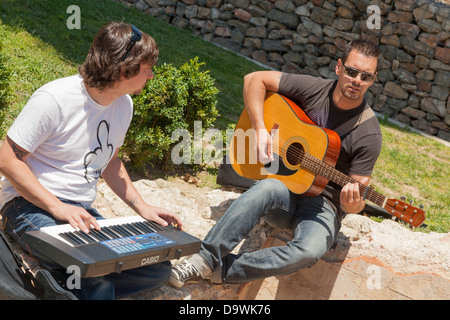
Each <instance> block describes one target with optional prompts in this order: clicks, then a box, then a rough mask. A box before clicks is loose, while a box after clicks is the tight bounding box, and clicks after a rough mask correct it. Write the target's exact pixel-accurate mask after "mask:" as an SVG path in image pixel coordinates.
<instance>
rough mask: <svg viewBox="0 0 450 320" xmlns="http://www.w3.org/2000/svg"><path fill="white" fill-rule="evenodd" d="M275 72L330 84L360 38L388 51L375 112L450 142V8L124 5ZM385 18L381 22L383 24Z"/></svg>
mask: <svg viewBox="0 0 450 320" xmlns="http://www.w3.org/2000/svg"><path fill="white" fill-rule="evenodd" d="M119 1H121V2H123V3H124V4H125V5H128V6H133V7H135V8H138V9H140V10H142V11H144V12H145V13H148V14H150V15H152V16H155V17H158V18H161V19H164V20H166V21H167V22H168V23H171V24H173V25H175V26H177V27H179V28H188V29H190V30H191V31H192V33H193V34H196V35H198V36H200V37H202V38H204V39H205V40H208V41H211V42H214V43H216V44H218V45H220V46H223V47H226V48H228V49H230V50H233V51H236V52H238V53H240V54H242V55H244V56H247V57H250V58H251V59H254V60H256V61H258V62H260V63H262V64H265V65H267V66H269V67H271V68H274V69H277V70H282V71H285V72H294V73H305V74H312V75H317V76H322V77H325V78H331V77H335V74H334V67H335V65H336V62H337V59H338V58H339V56H340V54H341V52H342V51H341V50H342V48H343V47H344V45H345V44H346V43H347V42H348V41H350V40H352V39H354V38H357V37H359V36H362V37H364V38H369V39H372V40H373V41H374V42H376V43H378V44H379V46H380V48H381V51H382V53H383V59H382V61H381V64H380V66H379V71H378V77H377V80H376V83H375V84H374V85H373V86H372V87H371V89H370V91H369V92H368V93H367V99H368V100H369V102H370V103H371V104H372V105H373V109H374V110H375V111H378V112H380V113H382V114H385V115H387V116H389V117H391V118H393V119H395V120H398V121H400V122H403V123H405V124H407V125H410V126H412V127H414V128H416V129H419V130H421V131H424V132H426V133H428V134H431V135H435V136H438V137H439V138H442V139H445V140H447V141H450V97H449V94H450V19H449V17H450V6H449V5H448V2H447V3H441V2H434V1H430V0H373V1H369V0H353V1H350V0H313V1H306V0H181V1H172V0H119ZM378 18H379V20H377V19H378Z"/></svg>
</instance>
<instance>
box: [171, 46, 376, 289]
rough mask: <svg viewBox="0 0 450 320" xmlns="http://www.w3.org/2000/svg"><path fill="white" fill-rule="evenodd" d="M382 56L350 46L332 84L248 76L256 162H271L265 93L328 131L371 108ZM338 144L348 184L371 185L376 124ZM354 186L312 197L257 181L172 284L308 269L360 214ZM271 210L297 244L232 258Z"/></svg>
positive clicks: (331, 187) (177, 270)
mask: <svg viewBox="0 0 450 320" xmlns="http://www.w3.org/2000/svg"><path fill="white" fill-rule="evenodd" d="M379 56H380V51H379V49H378V48H377V47H376V46H375V45H374V44H372V43H371V42H369V41H365V40H354V41H352V42H350V43H349V44H348V45H347V46H346V47H345V49H344V52H343V55H342V57H341V59H339V60H338V63H337V65H336V74H337V76H338V79H337V80H330V79H321V78H315V77H311V76H307V75H294V74H284V73H280V72H276V71H261V72H255V73H251V74H249V75H247V76H246V77H245V79H244V103H245V108H246V110H247V113H248V118H249V119H250V122H251V127H252V128H253V129H255V131H256V134H257V149H258V150H257V152H258V158H259V159H258V160H259V161H260V162H261V163H268V162H271V161H273V151H272V136H271V134H270V133H269V131H268V130H270V128H269V129H267V128H266V126H265V123H264V112H265V110H264V101H265V99H266V93H267V92H268V91H274V92H277V93H279V94H281V95H283V96H285V97H287V98H289V99H290V100H292V101H294V102H295V103H296V104H297V105H298V106H299V107H301V108H302V109H303V111H304V112H305V114H306V115H307V116H308V117H309V118H310V119H311V120H312V121H313V122H314V123H315V124H316V125H317V126H320V127H323V128H328V129H331V130H333V129H336V128H338V127H340V126H341V125H342V124H343V123H346V122H347V121H348V120H350V119H353V118H354V117H355V116H356V117H357V116H358V114H362V113H363V112H364V110H367V108H370V107H369V106H368V105H367V103H366V101H365V99H364V94H365V92H366V91H367V89H368V88H369V87H370V86H371V85H372V84H373V82H374V78H375V76H376V71H377V65H378V59H379ZM280 130H281V128H280ZM340 140H341V147H340V150H338V151H340V152H339V158H338V160H337V163H336V169H337V170H339V171H340V172H342V173H344V174H346V175H348V176H349V177H350V178H353V179H354V180H351V182H355V180H356V181H358V182H359V183H361V184H364V185H368V184H369V181H370V176H371V174H372V170H373V167H374V165H375V162H376V160H377V158H378V156H379V153H380V150H381V143H382V141H381V140H382V139H381V131H380V127H379V124H378V121H377V119H376V117H371V118H369V119H367V120H366V121H364V122H363V123H361V124H359V125H358V126H356V127H354V128H351V130H350V131H349V132H345V133H343V134H342V136H340ZM359 183H357V182H355V183H347V184H345V185H344V186H343V187H340V186H338V185H337V184H334V183H332V182H329V183H328V184H327V185H326V187H325V189H324V190H323V192H321V193H320V194H319V195H316V196H313V197H311V196H306V195H302V194H295V193H293V192H291V191H290V190H289V189H288V187H287V186H286V185H285V184H284V183H283V182H282V181H280V180H278V179H263V180H260V181H258V182H256V183H255V184H253V186H252V187H251V188H250V189H249V190H248V191H246V192H245V193H244V194H242V195H241V196H240V197H239V198H238V199H237V200H236V201H234V202H233V204H232V205H231V206H230V208H229V209H228V210H227V212H226V213H225V214H224V216H223V217H222V218H221V219H220V220H219V221H218V223H217V224H216V225H215V226H214V227H213V228H212V229H211V230H210V232H209V233H208V235H207V236H206V238H205V239H204V240H203V243H202V248H201V251H200V253H199V254H197V255H194V256H192V257H190V258H189V259H187V260H185V261H183V262H182V263H181V264H180V265H178V266H175V267H173V269H172V274H171V280H170V282H171V283H172V284H173V285H175V286H182V285H183V284H184V283H186V282H193V281H196V280H199V279H201V278H203V279H210V281H211V282H213V283H243V282H247V281H252V280H256V279H259V278H265V277H270V276H275V275H281V274H287V273H292V272H295V271H297V270H299V269H302V268H307V267H311V266H312V265H313V264H315V263H316V262H317V261H318V260H319V259H320V258H321V257H322V256H323V255H324V254H325V253H326V252H327V250H329V249H330V247H331V246H332V245H333V243H334V241H335V237H336V235H337V233H338V231H339V229H340V226H341V220H342V218H343V217H344V216H345V214H347V213H358V212H360V211H362V210H363V209H364V206H365V197H364V195H363V194H360V188H359ZM274 208H277V209H282V210H285V211H288V212H290V213H291V214H292V215H293V218H294V220H295V224H294V238H293V239H292V240H291V241H289V242H288V243H287V244H286V245H285V246H280V247H270V248H266V249H261V250H257V251H254V252H244V253H241V254H239V255H237V256H236V255H233V254H230V252H231V251H232V250H233V249H234V248H235V246H236V245H237V244H239V242H240V241H241V240H242V239H243V238H244V237H245V236H246V235H247V234H248V233H249V232H250V230H251V229H252V228H253V227H254V226H255V225H256V224H257V223H258V222H259V220H260V218H261V217H263V216H264V215H266V214H267V213H268V212H269V211H270V210H271V209H274Z"/></svg>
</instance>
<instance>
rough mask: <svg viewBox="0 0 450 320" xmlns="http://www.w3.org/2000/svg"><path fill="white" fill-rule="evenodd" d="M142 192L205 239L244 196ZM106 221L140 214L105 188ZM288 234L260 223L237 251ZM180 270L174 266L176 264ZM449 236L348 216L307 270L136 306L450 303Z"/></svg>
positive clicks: (166, 188)
mask: <svg viewBox="0 0 450 320" xmlns="http://www.w3.org/2000/svg"><path fill="white" fill-rule="evenodd" d="M134 184H135V186H136V188H137V189H138V190H139V192H140V193H141V194H142V196H143V197H144V199H145V200H146V201H148V202H149V203H151V204H152V205H156V206H160V207H164V208H167V209H170V210H172V211H174V212H176V213H178V214H179V215H180V217H181V219H182V220H183V224H184V228H185V231H187V232H188V233H190V234H192V235H194V236H196V237H198V238H200V239H203V238H204V236H205V235H206V233H207V232H208V230H209V229H210V228H211V227H212V226H213V225H214V224H215V223H216V222H217V220H218V219H219V218H220V217H221V216H222V215H223V214H224V213H225V211H226V209H227V208H228V207H229V205H230V204H231V203H232V202H233V200H234V199H236V198H237V197H238V196H239V195H240V193H241V192H240V191H239V190H230V189H210V188H198V187H196V186H195V185H192V184H191V183H187V182H185V181H182V180H174V181H166V180H162V179H157V180H145V179H142V180H137V181H135V182H134ZM94 205H95V206H96V207H97V208H98V209H99V211H100V212H101V213H102V214H103V215H104V216H106V217H117V216H124V215H132V214H134V213H133V211H132V210H130V209H129V208H127V207H126V205H124V204H123V203H122V201H121V200H120V199H118V198H117V197H116V196H115V195H114V194H113V193H112V192H111V191H110V189H109V188H108V187H107V186H106V185H105V184H103V183H100V184H99V188H98V197H97V200H96V202H95V204H94ZM277 233H278V234H282V235H283V236H284V233H283V230H274V229H273V228H272V227H270V226H269V225H267V224H266V223H264V222H262V223H261V224H259V225H258V226H257V227H256V228H255V229H254V230H253V231H252V233H251V234H250V235H249V236H248V237H247V239H245V240H244V241H243V242H242V243H241V245H239V246H238V247H237V248H236V250H235V251H236V252H239V251H242V250H256V249H258V248H260V247H261V246H262V245H265V246H269V245H283V243H282V242H281V241H280V240H278V239H277V238H272V237H269V236H270V235H273V234H277ZM175 263H176V262H175ZM449 297H450V233H446V234H445V233H444V234H443V233H422V232H418V231H412V230H410V229H408V228H407V227H405V226H403V225H401V224H399V223H397V222H394V221H391V220H384V221H383V222H381V223H378V222H375V221H373V220H371V219H370V218H368V217H365V216H360V215H349V216H347V217H346V218H345V219H344V221H343V226H342V229H341V232H340V233H339V237H338V243H337V246H336V247H335V248H334V249H332V250H330V251H329V252H328V253H327V254H326V255H325V256H324V257H323V259H322V260H320V261H319V262H318V263H317V264H316V265H315V266H313V267H312V268H309V269H305V270H301V271H299V272H297V273H294V274H292V275H287V276H283V277H272V278H268V279H265V280H264V281H256V282H253V283H251V284H248V285H245V286H237V285H211V284H209V283H208V282H206V281H202V282H200V283H199V284H189V285H186V286H184V287H183V288H181V289H175V288H174V287H172V286H170V285H167V286H165V287H163V288H161V289H160V290H157V291H154V292H147V293H144V294H141V295H139V296H135V297H132V299H164V300H167V299H193V300H197V299H349V298H350V299H448V298H449Z"/></svg>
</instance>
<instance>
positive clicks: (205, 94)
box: [122, 58, 218, 170]
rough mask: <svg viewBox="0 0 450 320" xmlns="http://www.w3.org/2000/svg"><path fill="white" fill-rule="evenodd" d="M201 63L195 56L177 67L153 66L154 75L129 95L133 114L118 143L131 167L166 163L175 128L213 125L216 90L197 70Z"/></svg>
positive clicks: (201, 72) (167, 164) (204, 75)
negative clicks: (143, 85) (198, 123)
mask: <svg viewBox="0 0 450 320" xmlns="http://www.w3.org/2000/svg"><path fill="white" fill-rule="evenodd" d="M202 65H204V63H200V62H199V61H198V58H195V59H192V60H190V61H189V62H188V63H185V64H184V65H183V66H181V67H180V68H175V67H174V66H172V65H171V64H163V65H161V66H156V67H155V68H154V70H153V73H154V78H153V79H152V80H150V81H149V82H148V84H147V86H146V87H145V88H144V90H143V91H142V93H141V94H140V95H138V96H135V97H133V103H134V116H133V120H132V122H131V124H130V128H129V130H128V133H127V136H126V138H125V143H124V145H123V147H122V152H124V153H125V154H126V155H127V156H128V157H129V159H130V160H131V166H132V167H133V169H135V170H141V169H144V168H145V167H146V165H148V164H150V165H152V166H154V167H162V166H165V167H168V166H169V165H170V163H169V161H168V160H169V158H170V154H171V147H172V146H173V145H174V143H176V142H173V141H172V139H171V137H172V132H173V131H174V130H175V129H187V130H188V131H189V132H193V130H194V121H201V123H202V127H203V128H209V127H210V126H212V125H213V123H214V121H215V120H216V117H217V116H218V111H217V109H216V104H217V94H218V90H217V88H216V87H215V86H214V80H213V79H212V78H211V76H210V74H209V71H200V67H201V66H202Z"/></svg>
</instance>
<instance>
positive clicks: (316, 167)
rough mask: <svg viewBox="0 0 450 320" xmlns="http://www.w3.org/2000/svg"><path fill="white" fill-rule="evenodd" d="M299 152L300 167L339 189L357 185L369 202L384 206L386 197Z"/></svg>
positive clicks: (314, 158) (301, 151)
mask: <svg viewBox="0 0 450 320" xmlns="http://www.w3.org/2000/svg"><path fill="white" fill-rule="evenodd" d="M298 152H300V153H301V154H302V155H301V158H302V161H301V166H302V167H303V168H305V169H307V170H310V171H312V172H314V173H316V174H318V175H320V176H322V177H324V178H327V179H328V180H331V181H333V182H334V183H337V184H338V185H340V186H341V187H343V186H345V185H346V184H347V183H358V184H359V193H360V194H361V195H364V196H365V198H367V199H368V200H369V201H371V202H373V203H375V204H376V205H378V206H380V207H384V205H385V204H386V197H385V196H383V195H382V194H380V193H378V192H376V191H375V190H374V189H373V188H372V187H371V186H365V185H363V184H361V183H359V182H358V181H356V180H355V179H353V178H350V177H349V176H347V175H345V174H343V173H342V172H340V171H338V170H336V169H335V168H333V167H332V166H330V165H328V164H326V163H324V162H322V161H321V160H319V159H317V158H316V157H314V156H312V155H310V154H308V153H305V152H304V151H303V150H298Z"/></svg>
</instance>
